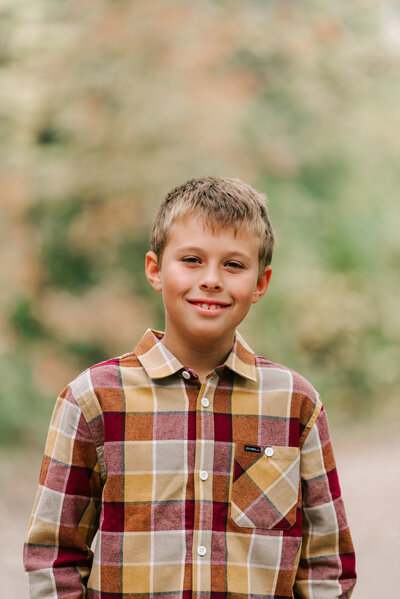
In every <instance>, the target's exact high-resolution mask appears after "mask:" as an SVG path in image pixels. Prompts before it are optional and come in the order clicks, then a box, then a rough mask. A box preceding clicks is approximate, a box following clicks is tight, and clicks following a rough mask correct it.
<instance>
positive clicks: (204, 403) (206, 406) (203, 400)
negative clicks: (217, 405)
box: [201, 397, 210, 408]
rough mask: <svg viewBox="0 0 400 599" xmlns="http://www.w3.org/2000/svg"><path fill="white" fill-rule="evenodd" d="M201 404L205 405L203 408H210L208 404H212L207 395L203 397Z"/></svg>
mask: <svg viewBox="0 0 400 599" xmlns="http://www.w3.org/2000/svg"><path fill="white" fill-rule="evenodd" d="M201 405H202V406H203V408H208V406H209V405H210V402H209V400H208V399H207V397H203V399H202V400H201Z"/></svg>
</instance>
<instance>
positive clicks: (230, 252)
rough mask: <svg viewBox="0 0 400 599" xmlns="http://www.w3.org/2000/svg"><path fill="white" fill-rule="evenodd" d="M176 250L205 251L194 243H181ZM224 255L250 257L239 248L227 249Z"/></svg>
mask: <svg viewBox="0 0 400 599" xmlns="http://www.w3.org/2000/svg"><path fill="white" fill-rule="evenodd" d="M176 250H177V252H197V253H203V252H205V251H207V250H206V249H205V248H201V247H197V246H195V245H188V246H186V245H183V246H178V247H177V248H176ZM225 254H226V255H234V256H241V257H243V258H247V259H250V257H251V256H250V255H249V254H246V253H245V252H241V251H240V250H227V251H226V252H225Z"/></svg>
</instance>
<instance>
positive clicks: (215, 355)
mask: <svg viewBox="0 0 400 599" xmlns="http://www.w3.org/2000/svg"><path fill="white" fill-rule="evenodd" d="M161 341H162V343H163V345H165V347H166V348H167V349H168V350H169V351H170V352H171V353H172V354H173V355H174V356H175V358H177V359H178V360H179V362H180V363H181V364H183V366H186V368H190V369H191V370H193V371H194V372H195V373H196V374H197V376H198V377H199V379H200V381H201V382H203V380H204V378H205V376H206V375H207V374H208V373H209V372H211V371H213V370H214V369H215V368H216V367H217V366H220V365H221V364H223V363H224V362H225V360H226V358H227V357H228V356H229V354H230V352H231V350H232V347H233V341H234V334H233V336H232V339H226V338H224V339H223V340H213V341H204V342H200V343H199V344H197V345H194V344H193V345H192V346H191V347H187V345H186V344H185V343H183V342H182V340H181V339H177V338H174V336H172V335H169V334H168V330H166V331H165V335H164V337H163V338H162V340H161Z"/></svg>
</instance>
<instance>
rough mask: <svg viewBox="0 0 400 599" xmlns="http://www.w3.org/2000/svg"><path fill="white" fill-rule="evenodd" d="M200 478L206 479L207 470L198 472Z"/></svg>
mask: <svg viewBox="0 0 400 599" xmlns="http://www.w3.org/2000/svg"><path fill="white" fill-rule="evenodd" d="M200 478H201V480H207V478H208V472H207V471H206V470H202V471H201V472H200Z"/></svg>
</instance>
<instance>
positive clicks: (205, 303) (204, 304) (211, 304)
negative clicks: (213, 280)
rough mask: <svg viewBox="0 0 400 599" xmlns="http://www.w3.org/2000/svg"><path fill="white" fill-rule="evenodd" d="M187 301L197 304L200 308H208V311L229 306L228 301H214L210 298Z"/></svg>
mask: <svg viewBox="0 0 400 599" xmlns="http://www.w3.org/2000/svg"><path fill="white" fill-rule="evenodd" d="M188 302H189V304H192V305H194V306H197V307H198V308H201V309H202V310H208V311H213V310H221V309H223V308H227V307H228V306H229V304H228V303H225V302H216V301H212V300H188Z"/></svg>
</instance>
